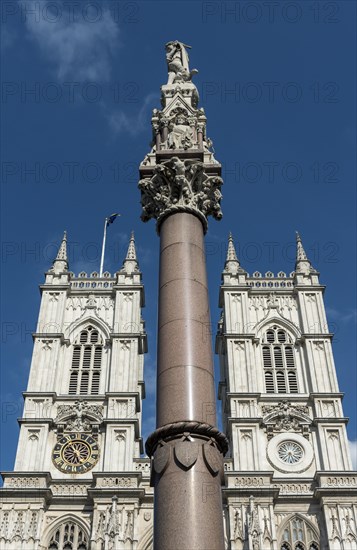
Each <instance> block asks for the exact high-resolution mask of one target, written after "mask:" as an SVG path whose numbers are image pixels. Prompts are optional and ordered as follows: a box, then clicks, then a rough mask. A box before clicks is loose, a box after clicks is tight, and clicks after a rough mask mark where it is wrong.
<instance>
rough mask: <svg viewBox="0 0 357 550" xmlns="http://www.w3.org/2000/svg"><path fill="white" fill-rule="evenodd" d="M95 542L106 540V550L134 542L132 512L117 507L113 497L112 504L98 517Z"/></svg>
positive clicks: (114, 549)
mask: <svg viewBox="0 0 357 550" xmlns="http://www.w3.org/2000/svg"><path fill="white" fill-rule="evenodd" d="M95 540H96V541H99V540H102V541H104V540H106V546H105V548H106V549H107V550H116V549H117V548H119V547H121V546H122V545H119V543H125V542H127V541H130V542H133V540H134V511H133V510H126V509H125V508H124V507H121V508H119V507H118V498H117V496H113V498H112V504H111V505H110V506H108V507H107V509H106V511H101V512H100V513H99V517H98V523H97V528H96V535H95Z"/></svg>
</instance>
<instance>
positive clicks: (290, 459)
mask: <svg viewBox="0 0 357 550" xmlns="http://www.w3.org/2000/svg"><path fill="white" fill-rule="evenodd" d="M303 456H304V451H303V449H302V447H300V445H298V444H297V443H295V441H284V442H283V443H281V445H279V447H278V457H279V458H280V460H281V461H282V462H285V464H296V463H297V462H300V460H301V459H302V458H303Z"/></svg>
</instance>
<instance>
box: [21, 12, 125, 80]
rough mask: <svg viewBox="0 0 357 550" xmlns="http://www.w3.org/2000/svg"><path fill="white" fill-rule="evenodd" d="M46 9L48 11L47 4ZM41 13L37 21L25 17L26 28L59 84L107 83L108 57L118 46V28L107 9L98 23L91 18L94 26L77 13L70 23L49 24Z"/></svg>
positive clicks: (52, 22) (108, 74) (63, 20)
mask: <svg viewBox="0 0 357 550" xmlns="http://www.w3.org/2000/svg"><path fill="white" fill-rule="evenodd" d="M26 4H27V5H28V2H27V3H26ZM20 5H21V6H22V5H23V2H22V1H20ZM47 9H48V10H49V11H50V9H51V7H50V4H48V8H47ZM90 9H91V8H90V6H89V7H88V10H89V11H90ZM92 9H94V8H93V7H92ZM40 13H41V16H40V17H39V18H37V20H36V17H34V16H30V15H28V16H26V19H25V24H26V27H27V30H28V32H29V34H30V36H31V38H32V39H34V40H35V41H36V42H37V44H38V46H39V47H40V49H41V51H42V52H43V53H44V55H45V56H46V57H47V58H48V59H49V60H50V61H52V63H53V64H54V65H55V72H56V76H57V78H58V79H59V80H62V79H65V78H70V79H74V80H90V81H94V80H100V81H105V82H106V81H108V80H109V79H110V73H111V55H112V53H113V52H114V51H115V49H116V48H117V47H118V44H119V40H118V39H119V28H118V26H117V25H116V23H115V22H114V21H113V18H112V16H111V13H110V11H109V9H108V8H106V7H102V9H101V12H100V17H98V18H97V20H95V19H96V18H95V15H96V14H93V17H92V18H93V22H89V21H88V18H87V20H86V19H85V18H84V17H83V14H82V15H81V12H80V11H79V12H78V17H77V18H73V20H70V21H68V20H66V18H65V17H61V18H58V19H57V20H55V21H51V20H50V19H49V18H48V17H44V15H43V14H44V13H46V11H45V10H43V9H42V11H41V12H40ZM88 13H89V12H88Z"/></svg>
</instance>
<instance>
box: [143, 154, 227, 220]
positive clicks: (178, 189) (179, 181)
mask: <svg viewBox="0 0 357 550" xmlns="http://www.w3.org/2000/svg"><path fill="white" fill-rule="evenodd" d="M222 183H223V180H222V178H221V177H219V176H217V175H211V176H209V175H207V174H206V173H205V172H204V164H203V163H202V162H200V161H195V160H181V159H179V158H178V157H172V158H171V159H170V160H167V161H164V162H162V163H161V164H158V165H157V166H155V168H154V174H153V176H152V177H151V178H144V179H141V180H140V181H139V189H140V190H141V204H142V207H143V211H142V215H141V219H142V220H143V221H144V222H146V221H148V220H150V219H151V218H155V219H157V220H158V221H160V219H162V218H163V217H165V216H166V215H168V214H169V213H171V212H174V211H175V210H177V211H187V212H191V213H195V212H196V213H198V214H200V215H201V217H202V216H203V217H204V218H206V217H207V216H213V217H214V218H216V219H217V220H219V219H221V218H222V211H221V207H220V202H221V198H222V194H221V191H220V188H221V185H222Z"/></svg>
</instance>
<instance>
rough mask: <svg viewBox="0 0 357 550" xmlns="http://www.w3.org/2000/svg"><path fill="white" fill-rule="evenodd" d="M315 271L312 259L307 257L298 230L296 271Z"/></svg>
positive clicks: (305, 272)
mask: <svg viewBox="0 0 357 550" xmlns="http://www.w3.org/2000/svg"><path fill="white" fill-rule="evenodd" d="M313 271H315V270H314V268H313V267H312V265H311V262H310V260H309V259H308V257H307V254H306V252H305V249H304V247H303V244H302V240H301V237H300V235H299V233H298V232H297V231H296V263H295V272H296V273H304V274H306V275H308V274H309V273H311V272H313Z"/></svg>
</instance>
